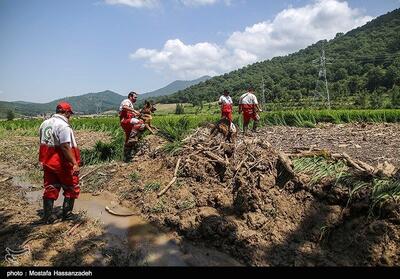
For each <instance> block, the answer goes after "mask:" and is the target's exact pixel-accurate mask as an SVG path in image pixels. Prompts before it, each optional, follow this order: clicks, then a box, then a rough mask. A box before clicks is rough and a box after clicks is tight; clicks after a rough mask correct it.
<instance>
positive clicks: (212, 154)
mask: <svg viewBox="0 0 400 279" xmlns="http://www.w3.org/2000/svg"><path fill="white" fill-rule="evenodd" d="M203 153H204V154H205V155H206V156H208V157H209V158H211V159H213V160H216V161H218V162H219V163H220V164H221V165H223V166H226V165H227V163H226V162H225V159H223V158H221V157H220V156H218V155H215V154H214V153H211V152H209V151H204V152H203Z"/></svg>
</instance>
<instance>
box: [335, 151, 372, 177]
mask: <svg viewBox="0 0 400 279" xmlns="http://www.w3.org/2000/svg"><path fill="white" fill-rule="evenodd" d="M332 158H334V159H343V160H344V161H346V163H347V165H348V166H349V167H353V168H355V169H356V170H358V171H360V172H362V173H365V174H367V175H375V174H376V170H375V168H374V167H372V166H370V165H368V164H367V163H364V162H361V161H360V160H357V159H352V158H351V157H350V156H349V155H348V154H346V153H342V154H332Z"/></svg>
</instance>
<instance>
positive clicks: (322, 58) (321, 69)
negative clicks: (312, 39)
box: [313, 45, 331, 109]
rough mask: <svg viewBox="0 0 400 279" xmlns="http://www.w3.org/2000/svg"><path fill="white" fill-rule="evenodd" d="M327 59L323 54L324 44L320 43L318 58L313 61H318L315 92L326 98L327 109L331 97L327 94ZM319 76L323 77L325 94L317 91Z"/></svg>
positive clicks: (329, 106) (329, 105)
mask: <svg viewBox="0 0 400 279" xmlns="http://www.w3.org/2000/svg"><path fill="white" fill-rule="evenodd" d="M327 60H328V59H327V58H326V55H325V48H324V45H322V49H321V56H320V58H319V59H316V60H314V61H313V63H314V64H316V63H319V71H318V78H317V80H316V82H315V93H318V94H319V95H320V96H321V97H323V98H326V99H327V104H328V109H331V99H330V96H329V87H328V79H327V76H326V64H330V63H327ZM330 60H331V59H329V61H330ZM321 77H323V78H324V84H325V95H324V94H322V93H321V92H319V83H320V79H321Z"/></svg>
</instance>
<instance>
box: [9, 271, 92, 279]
mask: <svg viewBox="0 0 400 279" xmlns="http://www.w3.org/2000/svg"><path fill="white" fill-rule="evenodd" d="M24 275H29V276H38V277H39V276H40V277H45V276H66V277H68V276H71V277H73V276H77V277H79V276H82V277H83V276H92V275H93V273H92V271H90V270H84V271H65V270H52V271H50V270H29V272H28V274H26V273H25V272H22V271H16V272H15V271H7V277H14V276H24Z"/></svg>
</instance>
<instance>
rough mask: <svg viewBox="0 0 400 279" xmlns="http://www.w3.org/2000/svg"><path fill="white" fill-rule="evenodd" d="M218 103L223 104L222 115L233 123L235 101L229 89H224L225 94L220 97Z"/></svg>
mask: <svg viewBox="0 0 400 279" xmlns="http://www.w3.org/2000/svg"><path fill="white" fill-rule="evenodd" d="M218 104H219V105H220V106H221V117H222V118H226V119H229V121H230V122H231V123H232V121H233V117H232V112H233V102H232V98H231V96H229V91H228V90H224V94H223V95H222V96H221V97H220V98H219V101H218Z"/></svg>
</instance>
